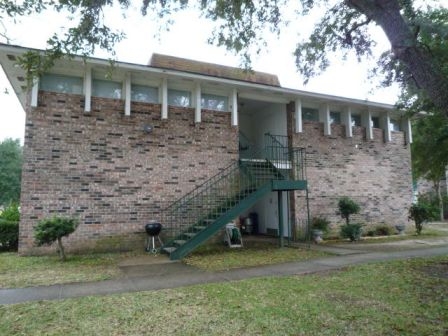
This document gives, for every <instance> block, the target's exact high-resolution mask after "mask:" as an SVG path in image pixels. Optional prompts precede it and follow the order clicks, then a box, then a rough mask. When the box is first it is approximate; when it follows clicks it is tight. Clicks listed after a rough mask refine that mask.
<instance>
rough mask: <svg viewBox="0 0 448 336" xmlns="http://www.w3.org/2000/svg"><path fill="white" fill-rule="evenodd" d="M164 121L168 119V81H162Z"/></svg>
mask: <svg viewBox="0 0 448 336" xmlns="http://www.w3.org/2000/svg"><path fill="white" fill-rule="evenodd" d="M161 91H162V119H168V80H167V79H166V78H164V79H163V81H162V90H161Z"/></svg>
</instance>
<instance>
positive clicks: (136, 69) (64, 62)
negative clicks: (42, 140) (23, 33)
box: [0, 44, 402, 114]
mask: <svg viewBox="0 0 448 336" xmlns="http://www.w3.org/2000/svg"><path fill="white" fill-rule="evenodd" d="M27 51H37V52H39V53H42V54H44V51H43V50H39V49H30V48H25V47H21V46H14V45H9V44H0V64H1V65H2V67H3V70H4V71H5V73H6V76H7V78H8V79H9V81H10V83H11V85H12V87H13V89H14V92H15V94H16V95H17V97H18V98H19V100H20V102H21V104H22V106H23V107H24V108H25V106H26V97H27V89H28V88H27V87H26V84H27V83H26V73H25V70H24V69H23V68H21V67H20V66H19V65H18V64H17V60H18V58H19V57H20V56H21V55H22V54H24V53H25V52H27ZM112 64H113V77H116V78H117V79H119V78H124V76H125V74H127V73H131V75H135V76H146V77H151V78H153V80H159V79H160V80H162V79H164V78H166V79H168V80H172V81H179V82H182V83H188V82H190V83H191V85H193V84H194V83H198V82H199V83H201V84H202V85H204V86H206V85H210V86H214V87H217V88H220V89H223V90H228V91H230V90H233V89H236V90H237V92H238V93H239V95H240V96H241V97H245V98H250V99H257V97H258V98H259V99H260V100H264V101H272V102H278V103H281V102H284V103H288V102H290V101H294V100H296V99H301V100H303V101H312V102H314V103H317V104H330V105H336V106H350V107H352V108H355V109H360V110H372V111H378V112H381V111H389V112H393V111H395V113H400V114H402V113H401V112H399V111H397V110H396V109H395V107H394V105H391V104H384V103H379V102H371V101H368V100H360V99H352V98H345V97H340V96H333V95H327V94H321V93H314V92H309V91H303V90H297V89H290V88H283V87H278V86H271V85H265V84H257V83H251V82H245V81H238V80H233V79H226V78H217V77H214V76H210V75H202V74H196V73H188V72H183V71H178V70H170V69H166V68H157V67H152V66H148V65H141V64H134V63H126V62H115V61H114V62H111V61H110V60H107V59H100V58H95V57H82V56H74V57H70V58H63V59H60V60H58V61H57V62H56V64H55V66H54V67H53V68H52V69H51V71H50V72H54V73H59V74H66V75H75V74H78V75H80V74H83V73H84V72H85V69H86V67H91V68H92V69H99V70H101V69H103V71H106V70H107V69H111V66H112Z"/></svg>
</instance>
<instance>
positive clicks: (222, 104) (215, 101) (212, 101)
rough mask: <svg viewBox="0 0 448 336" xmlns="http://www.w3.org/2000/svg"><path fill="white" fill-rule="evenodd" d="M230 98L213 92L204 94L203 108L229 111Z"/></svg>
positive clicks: (202, 99)
mask: <svg viewBox="0 0 448 336" xmlns="http://www.w3.org/2000/svg"><path fill="white" fill-rule="evenodd" d="M228 102H229V98H228V97H226V96H218V95H212V94H202V97H201V108H204V109H208V110H216V111H228V110H229V108H228Z"/></svg>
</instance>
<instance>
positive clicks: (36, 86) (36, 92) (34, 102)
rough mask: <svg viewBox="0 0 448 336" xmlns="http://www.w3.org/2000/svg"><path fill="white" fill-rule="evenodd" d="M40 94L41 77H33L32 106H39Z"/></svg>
mask: <svg viewBox="0 0 448 336" xmlns="http://www.w3.org/2000/svg"><path fill="white" fill-rule="evenodd" d="M38 95H39V78H38V77H34V78H33V87H32V88H31V102H30V105H31V107H37V98H38Z"/></svg>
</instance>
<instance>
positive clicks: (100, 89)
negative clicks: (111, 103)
mask: <svg viewBox="0 0 448 336" xmlns="http://www.w3.org/2000/svg"><path fill="white" fill-rule="evenodd" d="M121 89H122V85H121V83H119V82H112V81H106V80H99V79H94V80H93V83H92V96H95V97H103V98H113V99H121Z"/></svg>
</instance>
